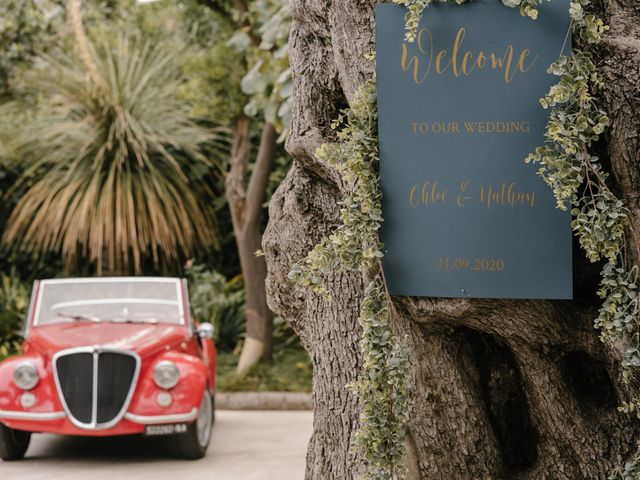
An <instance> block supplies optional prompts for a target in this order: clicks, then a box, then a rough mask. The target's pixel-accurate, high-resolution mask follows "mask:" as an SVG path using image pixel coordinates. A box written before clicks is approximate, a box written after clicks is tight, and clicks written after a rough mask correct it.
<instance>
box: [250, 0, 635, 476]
mask: <svg viewBox="0 0 640 480" xmlns="http://www.w3.org/2000/svg"><path fill="white" fill-rule="evenodd" d="M373 6H374V4H373V3H372V2H370V1H363V0H335V1H331V0H299V1H292V2H291V7H292V10H293V28H292V33H291V38H290V55H291V64H292V68H293V74H294V99H295V102H294V119H293V125H292V133H291V136H290V138H289V140H288V144H287V148H288V150H289V152H290V153H291V154H292V155H293V157H294V160H295V161H294V165H293V167H292V169H291V171H290V172H289V174H288V176H287V178H286V180H285V181H284V182H283V183H282V184H281V186H280V188H279V189H278V191H277V192H276V194H275V195H274V197H273V199H272V201H271V206H270V222H269V226H268V228H267V231H266V233H265V236H264V240H263V248H264V251H265V254H266V258H267V265H268V270H269V273H268V277H267V288H268V293H269V298H270V305H271V307H272V309H273V310H274V311H276V312H279V313H280V314H282V315H283V317H284V318H285V319H286V320H287V321H288V322H289V323H290V324H291V325H292V326H293V328H294V329H295V330H296V332H297V333H298V334H299V335H300V337H301V339H302V342H303V345H304V346H305V348H306V349H307V350H308V352H309V354H310V356H311V359H312V362H313V366H314V383H313V388H314V402H315V403H314V405H315V407H314V411H315V420H314V434H313V437H312V439H311V442H310V445H309V449H308V454H307V474H306V478H307V479H309V480H311V479H313V480H329V479H340V480H342V479H352V478H356V477H357V475H358V473H359V472H361V470H362V465H363V459H362V458H361V456H360V455H359V454H357V453H354V452H353V450H352V449H351V446H352V443H353V438H354V433H355V431H356V429H357V424H358V412H359V409H358V401H357V399H356V398H355V397H354V395H353V394H352V393H350V392H349V391H348V390H347V389H346V388H345V385H346V384H347V383H349V382H352V381H354V380H355V379H356V378H357V375H358V372H359V370H360V366H361V356H360V353H359V345H358V341H359V337H360V331H359V328H358V324H357V314H358V309H359V304H360V301H361V298H362V296H363V287H364V285H363V282H362V278H361V277H360V276H359V275H357V274H342V273H334V274H332V275H330V276H329V277H328V279H327V281H328V288H329V290H330V293H331V295H332V300H331V301H327V300H326V299H325V298H323V297H322V296H318V295H313V294H309V293H301V292H299V291H296V289H295V288H294V286H293V285H292V284H291V283H290V281H289V280H288V279H287V273H288V271H289V270H290V268H291V266H292V265H293V264H294V263H295V262H297V261H299V260H300V259H302V258H304V257H305V255H306V254H307V252H308V251H309V250H310V249H311V248H312V247H313V245H315V244H316V243H317V242H318V241H320V239H321V238H322V237H323V236H325V235H327V234H329V233H330V232H331V231H332V229H333V228H335V226H336V225H337V222H338V221H339V219H338V204H337V202H338V201H339V200H340V197H341V195H342V193H343V185H342V184H341V182H340V180H339V179H338V177H337V176H336V174H335V172H334V171H333V170H331V169H330V168H328V167H327V166H325V165H323V164H320V163H319V162H318V161H317V160H316V159H315V158H314V152H315V150H316V148H317V147H318V146H320V145H321V144H322V143H325V142H327V141H332V140H334V139H335V137H334V133H333V132H332V131H331V129H330V123H331V121H332V120H334V119H335V117H336V116H337V113H338V111H339V110H340V109H341V108H344V107H345V106H346V105H347V103H348V99H349V98H351V96H352V95H353V93H354V91H355V90H356V89H357V87H358V86H359V85H360V84H362V83H363V81H364V80H365V79H367V78H370V77H371V75H372V74H373V65H372V63H371V62H369V61H367V60H365V58H364V56H365V54H366V53H368V52H371V51H373V50H374V20H373ZM602 7H603V10H604V12H605V18H606V19H607V20H608V21H609V22H610V23H611V25H612V31H611V35H610V37H609V38H608V40H607V41H606V42H605V44H604V47H603V48H601V49H600V50H599V51H598V55H599V58H600V59H601V66H602V69H603V72H604V75H605V78H606V79H607V86H606V89H605V91H604V94H603V100H604V101H605V105H606V107H607V108H608V110H609V112H610V116H611V119H612V123H613V125H612V128H611V131H610V138H609V139H608V153H609V156H610V159H611V164H612V166H613V171H614V173H615V177H616V179H617V180H618V181H619V184H620V191H621V194H622V196H623V197H624V198H625V200H626V201H627V203H628V204H629V205H630V207H631V208H632V211H633V213H632V220H633V231H635V232H640V205H639V202H640V200H639V196H638V192H639V191H640V189H639V186H640V185H639V183H640V166H639V165H638V151H639V146H640V145H639V144H640V117H639V115H638V113H639V112H640V82H638V76H639V75H638V72H639V70H640V8H639V7H638V6H637V3H636V2H635V1H634V0H607V1H605V3H604V4H603V5H602ZM461 8H462V7H461ZM426 14H427V15H428V11H427V12H426ZM634 241H635V238H634ZM636 243H637V241H636ZM575 252H576V254H575V262H574V263H575V264H576V268H575V270H576V272H575V276H576V298H577V299H576V300H574V301H571V302H559V301H558V302H552V301H504V300H468V299H460V300H443V299H426V298H408V297H396V298H395V299H394V302H395V305H396V309H395V310H396V313H395V314H394V317H393V318H392V323H393V327H394V329H395V330H396V331H398V332H399V333H405V334H407V335H408V338H409V341H410V344H411V347H412V348H413V350H414V352H415V357H416V362H415V363H414V365H413V372H412V373H413V399H414V404H413V406H412V411H411V415H410V419H411V420H410V424H409V432H408V433H409V435H408V446H409V454H408V456H407V459H408V463H409V472H410V474H409V476H410V478H412V479H430V480H432V479H442V480H453V479H456V480H458V479H469V480H477V479H526V480H534V479H535V480H539V479H554V480H565V479H566V480H575V479H605V478H607V475H608V473H609V472H610V471H611V470H612V469H613V468H614V467H616V466H618V465H620V464H622V463H623V462H624V461H625V459H627V458H628V457H629V456H630V455H631V454H632V453H633V452H634V451H635V448H636V439H637V438H638V434H639V433H640V428H639V425H638V422H637V421H635V420H634V419H633V417H631V416H628V415H625V414H622V413H620V412H618V411H617V405H619V404H620V403H621V402H622V401H624V400H626V399H628V398H629V397H630V395H632V394H637V393H638V392H637V391H636V392H632V391H630V390H629V387H627V386H625V385H624V384H623V382H622V381H621V375H620V368H619V360H620V355H619V352H618V351H617V350H616V349H613V348H609V347H607V346H605V345H603V344H602V343H601V342H600V341H599V340H598V334H597V332H596V331H595V330H594V329H593V318H594V317H595V316H596V315H597V309H598V306H599V300H598V299H597V298H596V296H595V291H596V289H597V281H598V271H599V269H598V267H597V266H596V267H595V268H594V267H593V266H590V265H589V264H588V262H587V261H586V260H585V259H584V258H583V256H582V253H581V252H580V251H579V248H578V247H577V246H576V248H575Z"/></svg>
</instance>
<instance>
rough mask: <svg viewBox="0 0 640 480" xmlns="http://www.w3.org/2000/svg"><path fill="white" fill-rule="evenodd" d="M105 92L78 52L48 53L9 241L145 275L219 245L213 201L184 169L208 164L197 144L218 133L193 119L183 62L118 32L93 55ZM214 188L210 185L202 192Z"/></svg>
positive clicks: (22, 148) (29, 84) (21, 147)
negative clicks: (145, 266)
mask: <svg viewBox="0 0 640 480" xmlns="http://www.w3.org/2000/svg"><path fill="white" fill-rule="evenodd" d="M96 58H97V63H98V66H99V70H100V74H101V75H102V77H103V78H104V80H105V83H106V86H107V87H106V91H102V89H100V88H96V86H94V85H92V84H90V83H88V82H87V78H86V73H85V71H84V68H83V66H82V65H79V64H78V62H77V60H76V59H74V58H70V57H67V56H64V55H62V54H59V55H57V56H56V57H53V56H47V57H43V58H42V59H41V63H40V65H39V68H38V69H37V70H35V71H33V72H30V74H29V75H28V76H27V77H26V79H25V82H24V85H23V94H24V95H25V96H27V98H30V99H31V100H32V101H34V102H36V108H37V114H36V115H34V117H33V119H32V121H31V122H30V123H29V124H28V125H26V126H25V127H24V128H22V129H21V131H20V135H19V137H18V138H17V139H16V142H17V145H16V151H18V152H19V154H20V156H21V158H22V159H23V162H24V163H25V165H26V166H27V169H26V172H25V173H24V175H23V178H22V179H21V181H20V182H19V186H28V187H29V188H28V189H27V190H26V192H25V194H24V195H23V196H22V198H21V199H20V201H19V203H18V205H17V206H16V208H15V210H14V211H13V213H12V215H11V218H10V220H9V227H8V229H7V231H6V232H5V239H6V240H7V241H9V242H12V243H18V244H20V245H21V246H22V247H23V248H24V249H26V250H28V251H31V252H33V253H35V254H44V253H45V252H47V251H61V252H62V255H63V256H64V258H65V262H66V264H67V266H68V267H70V266H72V265H73V264H74V263H75V262H76V260H77V258H78V256H79V255H81V256H83V257H88V258H89V259H90V260H91V261H93V262H95V263H96V264H97V267H98V271H100V270H101V269H102V268H103V267H106V268H109V269H111V270H116V269H117V270H120V271H128V270H134V271H140V269H141V264H142V260H143V258H144V257H145V256H150V257H151V258H152V260H153V262H154V264H156V265H157V264H159V263H161V262H162V261H170V260H172V259H179V258H180V256H181V254H184V255H190V254H191V252H193V251H194V249H195V248H196V247H197V246H201V245H209V246H210V245H212V244H214V241H215V230H214V219H213V214H212V209H211V207H210V205H209V203H208V202H204V201H203V196H202V195H198V194H197V188H198V187H200V188H205V187H204V186H197V185H191V184H190V183H189V179H188V176H187V171H188V170H189V168H190V167H191V166H192V165H194V164H198V163H207V162H209V160H208V159H207V158H205V157H204V156H203V155H202V153H201V151H200V149H201V147H202V146H203V145H205V144H207V143H211V142H214V141H216V140H217V138H216V136H215V135H214V134H213V133H212V132H211V131H207V130H205V129H203V128H201V127H199V126H197V125H196V124H194V123H193V122H192V121H190V120H189V118H188V111H187V108H186V106H185V104H184V103H182V102H180V101H178V100H177V98H176V95H175V91H176V89H177V88H178V87H179V85H180V83H181V76H180V70H179V68H178V63H177V58H176V56H175V55H173V54H172V53H171V51H170V50H167V49H165V48H164V47H163V45H162V44H157V45H156V46H151V45H149V44H142V43H139V42H135V41H131V40H129V39H126V38H122V37H121V38H120V39H119V40H118V42H117V43H116V45H115V46H110V45H107V44H104V45H103V46H102V48H101V49H100V50H99V52H98V55H97V57H96ZM205 191H206V189H205Z"/></svg>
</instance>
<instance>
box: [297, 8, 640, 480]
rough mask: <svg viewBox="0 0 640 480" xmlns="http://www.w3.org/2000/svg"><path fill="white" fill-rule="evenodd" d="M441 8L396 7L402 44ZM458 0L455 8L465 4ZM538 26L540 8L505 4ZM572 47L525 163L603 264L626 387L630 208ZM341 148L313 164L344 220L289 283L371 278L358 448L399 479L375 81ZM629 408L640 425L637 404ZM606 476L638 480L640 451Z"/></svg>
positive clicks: (326, 149) (631, 314)
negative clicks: (336, 190)
mask: <svg viewBox="0 0 640 480" xmlns="http://www.w3.org/2000/svg"><path fill="white" fill-rule="evenodd" d="M434 1H436V0H393V2H394V3H397V4H400V5H403V6H405V7H406V8H407V13H406V16H405V27H406V28H405V39H406V40H407V41H408V42H413V41H414V40H415V38H416V34H417V31H418V26H419V24H420V21H421V17H422V14H423V12H424V10H425V8H427V7H428V6H429V4H431V3H433V2H434ZM437 1H454V2H455V3H457V4H461V3H464V2H465V0H437ZM502 3H503V4H504V5H505V6H507V7H511V8H519V9H520V13H521V15H523V16H526V17H529V18H531V19H533V20H535V19H536V18H537V17H538V9H537V6H538V4H539V3H541V0H502ZM590 3H591V1H590V0H573V1H572V2H571V3H570V7H569V13H570V16H571V30H572V33H573V36H574V38H575V40H576V42H577V43H578V46H579V47H580V46H590V45H594V44H597V43H599V42H600V41H602V38H603V35H604V34H605V33H606V32H607V30H608V26H606V25H605V24H604V22H603V21H602V20H601V19H599V18H597V17H596V16H594V15H591V14H587V13H586V12H585V7H587V6H588V5H589V4H590ZM579 47H578V48H574V49H573V52H572V53H571V54H570V55H561V56H560V57H559V59H558V60H557V61H556V62H555V63H554V64H553V65H551V66H550V68H549V73H551V74H553V75H556V76H558V77H559V78H560V80H559V82H558V83H557V84H556V85H554V86H553V87H551V89H550V91H549V93H548V94H547V95H545V97H544V98H542V99H541V100H540V103H541V105H542V106H543V107H544V108H545V109H550V115H549V121H548V124H547V128H546V132H545V142H544V144H543V145H542V146H540V147H538V148H537V149H536V151H535V152H534V153H532V154H530V155H529V156H528V158H527V159H526V161H527V162H531V163H537V164H539V165H540V168H539V170H538V174H539V175H540V176H541V177H542V178H543V179H544V181H545V182H546V183H547V184H548V185H549V186H550V187H551V189H552V190H553V193H554V195H555V197H556V200H557V205H558V208H561V209H566V208H568V207H569V206H570V207H571V213H572V215H573V221H572V227H573V230H574V233H575V235H576V236H577V237H578V239H579V242H580V245H581V247H582V248H583V250H584V251H585V254H586V256H587V258H588V259H589V260H590V261H592V262H596V261H600V260H601V259H604V260H606V261H607V264H606V265H605V267H604V269H603V271H602V280H601V286H600V290H599V292H598V293H599V295H600V297H601V298H602V299H603V304H602V307H601V309H600V312H599V316H598V318H596V319H595V327H596V328H597V329H599V331H600V333H601V339H602V340H603V341H604V342H606V343H608V344H610V345H614V344H615V345H621V344H622V345H625V346H626V348H625V351H624V359H623V362H622V367H623V375H624V379H625V381H628V380H629V379H630V378H632V377H633V375H635V374H636V371H637V369H638V367H640V326H639V324H638V286H637V277H638V268H637V267H636V266H633V265H631V260H630V259H628V258H626V256H625V252H626V237H625V236H626V231H627V229H628V228H629V221H628V210H627V208H626V207H625V205H624V202H622V201H621V200H619V199H618V198H616V196H615V194H614V193H613V192H612V191H611V189H610V188H609V186H608V183H607V180H608V175H607V173H605V172H604V170H603V168H602V165H601V163H600V161H599V159H598V157H597V156H595V155H593V154H591V153H590V147H591V146H592V144H593V142H595V141H597V140H598V139H599V137H600V135H601V134H602V133H603V132H604V130H605V128H606V127H607V126H608V124H609V118H608V117H607V115H606V113H605V112H604V111H603V110H602V109H601V108H600V107H599V106H598V104H597V100H596V98H595V97H594V95H596V94H597V92H598V90H599V89H600V88H601V86H602V80H601V79H600V76H599V74H598V72H597V70H596V66H595V64H594V62H593V59H592V56H591V55H590V53H588V52H587V51H583V50H581V49H580V48H579ZM332 127H333V128H334V129H339V131H338V134H337V135H338V141H337V142H336V143H329V144H325V145H323V146H322V147H320V148H319V149H318V151H317V152H316V156H317V158H318V160H319V161H324V162H326V163H328V164H329V165H331V166H333V167H335V168H336V170H337V171H338V172H339V174H340V175H341V177H342V179H343V180H344V182H345V185H347V189H346V194H345V196H344V198H343V200H342V201H341V210H340V217H341V221H342V223H341V224H340V226H339V227H338V228H337V229H336V230H335V231H334V232H333V233H332V234H331V235H330V236H328V237H326V238H324V239H323V240H322V241H321V242H320V243H319V244H318V245H316V246H315V247H314V248H313V249H312V250H311V252H310V253H309V254H308V256H307V257H306V258H305V259H304V260H303V261H302V262H300V263H298V264H296V265H294V267H293V268H292V270H291V272H290V274H289V277H290V278H291V280H293V281H294V282H295V283H297V284H298V285H300V286H302V287H305V288H308V289H311V290H312V291H314V292H316V293H322V294H325V295H327V289H326V287H325V286H324V284H323V276H324V275H325V274H327V273H329V272H332V271H359V272H361V273H362V274H363V275H364V276H365V277H366V276H369V277H370V276H371V272H374V279H373V280H372V281H371V282H370V283H369V286H368V287H367V288H366V290H365V296H364V300H363V302H362V306H361V311H360V317H359V322H360V325H361V327H362V329H363V338H362V342H361V348H362V353H363V358H364V364H363V373H362V375H361V380H360V381H359V382H358V383H357V384H356V385H355V386H353V387H352V388H353V389H354V391H356V392H357V393H358V395H359V398H360V400H361V402H362V411H361V414H360V428H359V431H358V433H357V436H356V439H357V444H358V446H359V447H360V449H361V451H362V452H363V453H364V456H365V458H366V460H367V463H368V469H367V474H366V476H365V478H367V479H376V480H387V479H393V478H401V477H402V476H403V473H404V471H403V467H402V457H403V455H404V439H405V429H406V420H407V410H408V406H409V393H408V384H409V367H410V362H409V354H408V352H407V348H406V347H405V346H404V344H403V341H402V339H400V338H398V337H397V336H396V335H394V333H393V332H392V330H391V327H390V324H389V308H390V307H392V304H391V303H390V296H389V294H388V292H387V291H386V288H385V285H384V279H383V276H382V271H381V267H380V258H381V257H382V256H383V254H382V251H381V247H382V245H381V243H380V240H379V236H378V231H379V229H380V225H381V222H382V210H381V205H380V200H381V193H380V188H379V177H378V161H379V157H378V135H377V110H376V94H375V81H374V80H371V81H369V82H367V83H366V84H365V85H364V86H363V87H361V88H360V89H359V90H358V91H357V92H356V94H355V95H354V98H353V100H352V102H351V106H350V108H348V109H346V110H344V111H342V112H341V114H340V116H339V117H338V119H337V120H336V121H335V122H334V123H333V125H332ZM621 409H622V410H624V411H628V412H635V413H636V414H637V415H638V416H639V417H640V413H639V412H640V401H638V400H634V401H632V402H629V403H625V404H623V405H622V407H621ZM610 479H611V480H639V479H640V450H639V451H638V453H637V454H636V455H635V456H634V458H632V459H631V460H630V461H629V462H628V463H627V464H626V465H625V466H624V467H623V468H622V469H620V470H618V471H616V472H614V473H613V474H612V476H611V477H610Z"/></svg>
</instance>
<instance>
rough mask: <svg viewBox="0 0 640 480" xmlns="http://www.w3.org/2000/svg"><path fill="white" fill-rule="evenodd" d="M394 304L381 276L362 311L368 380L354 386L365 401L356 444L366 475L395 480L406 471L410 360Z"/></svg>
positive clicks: (383, 479)
mask: <svg viewBox="0 0 640 480" xmlns="http://www.w3.org/2000/svg"><path fill="white" fill-rule="evenodd" d="M388 309H389V306H388V302H387V297H386V292H385V289H384V286H383V284H382V280H381V279H380V276H378V277H376V279H375V280H374V281H373V282H371V283H370V284H369V286H368V287H367V290H366V291H365V296H364V301H363V303H362V307H361V310H360V317H359V323H360V326H361V327H362V340H361V350H362V353H363V355H364V365H363V370H364V372H365V375H364V376H363V378H362V379H361V380H360V381H359V382H357V383H355V384H354V385H352V386H351V388H352V389H353V390H354V391H355V392H356V393H357V394H358V396H359V397H360V400H361V401H362V405H363V407H362V411H361V412H360V429H359V430H358V432H357V434H356V442H357V445H358V446H359V447H360V448H361V449H362V451H363V452H364V456H365V458H366V459H367V478H374V479H379V480H392V479H394V478H398V476H401V475H402V474H403V473H404V467H403V457H404V454H405V444H404V439H405V435H406V431H405V427H406V424H407V421H408V415H409V408H408V407H409V398H410V397H409V380H410V379H409V371H410V365H409V363H410V359H409V354H408V350H407V348H406V347H405V346H404V342H402V341H399V339H398V338H397V337H396V336H395V335H394V334H393V333H392V332H391V330H390V329H389V310H388Z"/></svg>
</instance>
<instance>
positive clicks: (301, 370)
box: [216, 347, 313, 392]
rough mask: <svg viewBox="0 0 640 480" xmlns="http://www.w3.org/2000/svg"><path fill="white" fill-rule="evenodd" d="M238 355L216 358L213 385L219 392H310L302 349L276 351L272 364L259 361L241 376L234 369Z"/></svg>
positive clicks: (308, 370) (308, 364)
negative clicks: (215, 373) (215, 372)
mask: <svg viewBox="0 0 640 480" xmlns="http://www.w3.org/2000/svg"><path fill="white" fill-rule="evenodd" d="M237 365H238V355H235V354H233V353H222V354H220V355H218V358H217V368H216V369H217V378H216V388H217V389H218V391H219V392H274V391H277V392H310V391H311V377H312V372H313V371H312V368H311V362H310V361H309V355H308V354H307V352H305V351H304V350H303V349H302V348H300V347H299V348H295V349H290V350H286V351H283V352H279V353H278V354H276V355H274V359H273V362H272V363H259V364H257V365H254V366H253V367H251V369H250V370H249V371H248V372H246V373H245V374H243V375H238V374H237V372H236V368H237Z"/></svg>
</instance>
